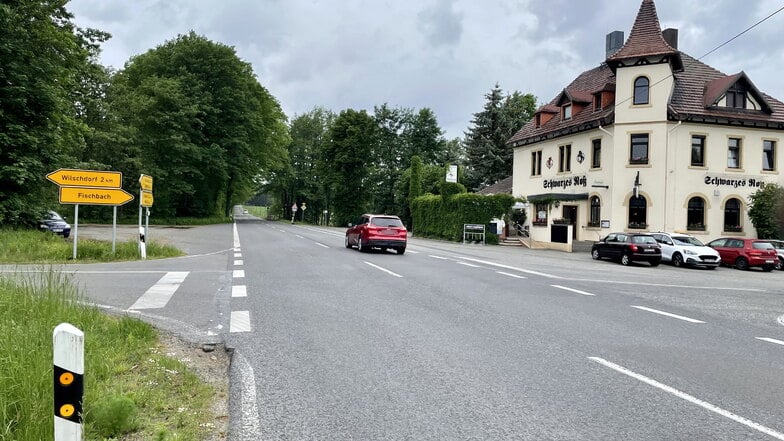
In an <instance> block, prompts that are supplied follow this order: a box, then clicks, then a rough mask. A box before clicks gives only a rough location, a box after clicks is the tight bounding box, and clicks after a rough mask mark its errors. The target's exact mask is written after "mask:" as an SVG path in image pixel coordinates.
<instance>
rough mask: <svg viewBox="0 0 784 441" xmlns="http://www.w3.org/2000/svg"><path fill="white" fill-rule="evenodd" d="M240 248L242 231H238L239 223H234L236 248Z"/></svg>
mask: <svg viewBox="0 0 784 441" xmlns="http://www.w3.org/2000/svg"><path fill="white" fill-rule="evenodd" d="M239 248H240V233H239V232H238V231H237V223H236V222H235V223H234V249H235V250H239Z"/></svg>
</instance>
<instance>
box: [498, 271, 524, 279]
mask: <svg viewBox="0 0 784 441" xmlns="http://www.w3.org/2000/svg"><path fill="white" fill-rule="evenodd" d="M496 273H498V274H503V275H504V276H509V277H514V278H515V279H527V278H528V277H525V276H518V275H517V274H512V273H505V272H503V271H496Z"/></svg>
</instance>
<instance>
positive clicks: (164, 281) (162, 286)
mask: <svg viewBox="0 0 784 441" xmlns="http://www.w3.org/2000/svg"><path fill="white" fill-rule="evenodd" d="M187 276H188V271H183V272H170V273H166V275H164V276H163V277H161V278H160V280H158V282H157V283H156V284H155V285H153V286H152V287H150V289H148V290H147V292H145V293H144V294H142V296H141V297H139V299H138V300H136V303H134V304H133V305H132V306H131V307H130V308H128V309H152V308H163V307H164V306H166V304H167V303H169V300H171V298H172V296H173V295H174V293H175V292H176V291H177V288H179V287H180V284H181V283H182V282H183V281H184V280H185V278H186V277H187Z"/></svg>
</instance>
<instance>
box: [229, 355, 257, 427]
mask: <svg viewBox="0 0 784 441" xmlns="http://www.w3.org/2000/svg"><path fill="white" fill-rule="evenodd" d="M235 360H236V361H237V364H236V365H237V368H238V371H239V374H240V381H239V384H238V385H237V386H238V387H239V389H240V391H241V392H240V394H239V396H240V418H239V427H238V428H237V429H238V432H240V433H242V436H241V438H242V439H243V440H256V439H262V435H261V426H260V425H259V421H260V419H259V405H258V402H257V400H256V393H257V392H256V375H255V374H254V372H253V367H251V365H250V363H248V360H246V359H245V357H243V356H242V354H240V353H239V352H237V351H235V352H234V355H233V356H232V365H234V361H235Z"/></svg>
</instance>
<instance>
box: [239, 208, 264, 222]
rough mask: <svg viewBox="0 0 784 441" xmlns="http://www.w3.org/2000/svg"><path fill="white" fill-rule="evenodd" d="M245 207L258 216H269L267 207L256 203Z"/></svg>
mask: <svg viewBox="0 0 784 441" xmlns="http://www.w3.org/2000/svg"><path fill="white" fill-rule="evenodd" d="M243 208H245V209H246V210H248V213H249V214H252V215H254V216H256V217H260V218H262V219H266V218H267V207H258V206H255V205H245V206H244V207H243Z"/></svg>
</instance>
